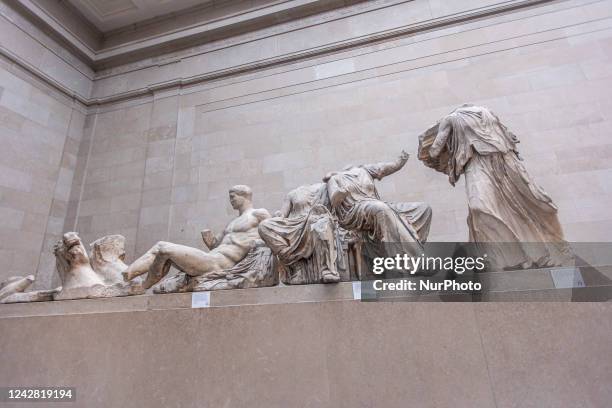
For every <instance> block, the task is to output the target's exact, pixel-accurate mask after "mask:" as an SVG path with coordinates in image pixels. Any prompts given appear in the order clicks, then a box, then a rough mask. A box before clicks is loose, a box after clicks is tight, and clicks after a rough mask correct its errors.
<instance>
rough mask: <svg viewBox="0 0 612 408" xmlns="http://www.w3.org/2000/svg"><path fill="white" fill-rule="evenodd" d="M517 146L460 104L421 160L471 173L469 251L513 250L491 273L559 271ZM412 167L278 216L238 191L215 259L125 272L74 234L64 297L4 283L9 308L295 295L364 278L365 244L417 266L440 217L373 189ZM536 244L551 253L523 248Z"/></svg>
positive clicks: (304, 198) (368, 174) (551, 228)
mask: <svg viewBox="0 0 612 408" xmlns="http://www.w3.org/2000/svg"><path fill="white" fill-rule="evenodd" d="M517 143H518V138H517V137H516V136H515V135H514V134H513V133H512V132H510V131H509V130H508V129H507V128H506V127H505V126H504V125H503V124H502V122H501V121H500V120H499V118H497V116H495V115H494V114H493V113H492V112H491V111H490V110H488V109H487V108H483V107H479V106H474V105H463V106H461V107H459V108H457V109H455V110H454V111H453V112H451V113H450V114H449V115H447V116H445V117H444V118H442V119H441V120H440V121H439V122H438V123H436V124H435V125H434V126H432V127H430V128H429V129H428V130H427V131H425V132H424V133H423V134H422V135H420V136H419V152H418V157H419V159H420V160H421V161H422V162H423V163H424V164H425V165H426V166H428V167H431V168H433V169H435V170H437V171H440V172H443V173H445V174H447V175H448V178H449V181H450V183H451V184H452V185H453V186H454V185H455V183H456V182H457V180H458V179H459V178H460V176H461V175H464V177H465V187H466V194H467V200H468V208H469V214H468V218H467V222H468V227H469V231H470V236H469V240H470V241H472V242H475V243H478V244H482V245H487V244H491V243H499V242H506V243H513V244H515V245H514V246H512V249H511V250H509V251H503V253H497V254H495V253H494V256H492V257H491V262H492V265H493V267H494V268H499V269H505V268H528V267H543V266H552V265H559V264H561V262H562V261H563V259H564V256H566V253H565V241H564V238H563V232H562V229H561V226H560V223H559V221H558V218H557V208H556V207H555V206H554V204H553V203H552V200H551V199H550V197H549V196H548V195H547V194H546V193H545V192H544V191H543V190H542V189H541V188H540V187H539V186H538V185H537V184H536V183H535V182H534V180H533V179H532V178H531V177H530V175H529V174H528V173H527V171H526V170H525V168H524V166H523V164H522V162H521V158H520V156H519V154H518V150H517V147H516V146H517ZM408 158H409V155H408V154H407V153H405V152H403V151H402V153H401V154H400V156H399V157H398V158H397V159H396V160H395V161H392V162H387V163H374V164H362V165H350V166H346V167H344V168H343V169H342V170H338V171H333V172H330V173H328V174H326V175H325V176H324V177H323V178H322V182H319V183H316V184H312V185H306V186H301V187H298V188H296V189H295V190H292V191H291V192H289V194H287V197H286V199H285V201H284V203H283V204H282V206H281V209H280V210H279V211H277V212H276V213H275V214H274V215H275V216H274V217H272V216H271V215H270V213H269V212H268V211H267V210H265V209H255V208H253V206H252V194H253V193H252V191H251V189H250V188H249V187H248V186H244V185H237V186H234V187H232V188H231V189H230V190H229V200H230V203H231V205H232V207H233V208H234V209H235V210H236V211H237V212H238V215H237V216H236V218H234V219H233V220H231V221H230V222H229V223H228V224H227V226H226V228H225V230H224V231H223V233H221V234H220V235H218V236H217V235H215V234H214V233H213V232H212V231H210V230H204V231H202V239H203V241H204V244H205V245H206V246H207V247H208V249H209V251H204V250H200V249H197V248H192V247H188V246H185V245H179V244H174V243H171V242H163V241H160V242H158V243H156V244H155V245H154V246H153V247H152V248H151V249H149V250H148V251H147V252H146V253H144V254H143V255H142V256H140V257H139V258H138V259H136V260H135V261H134V262H132V263H131V264H130V265H126V264H125V263H124V257H125V252H124V244H125V239H124V238H123V237H122V236H121V235H112V236H106V237H103V238H101V239H99V240H97V241H95V242H94V243H92V244H91V249H92V253H91V256H90V255H89V254H88V252H87V250H86V248H85V246H84V245H83V243H82V242H81V240H80V238H79V236H78V235H77V234H76V233H74V232H68V233H66V234H64V236H63V239H62V240H60V241H59V242H58V243H57V244H56V246H55V249H54V252H55V256H56V259H57V271H58V274H59V276H60V279H61V282H62V286H61V288H57V289H54V290H51V291H34V292H25V289H26V288H27V287H28V286H29V285H30V284H31V283H32V282H33V280H34V278H33V277H32V276H29V277H26V278H21V277H15V278H11V279H9V280H8V281H7V282H5V283H3V284H2V285H0V302H3V303H13V302H28V301H44V300H61V299H79V298H97V297H113V296H128V295H134V294H142V293H144V292H145V291H146V290H147V289H149V288H152V290H153V292H155V293H171V292H187V291H203V290H219V289H238V288H251V287H262V286H273V285H276V284H278V282H279V279H282V280H283V282H284V283H285V284H290V285H293V284H311V283H335V282H339V281H341V280H349V279H350V278H351V277H352V278H359V277H360V274H361V260H360V257H361V251H360V247H361V245H363V244H364V243H373V244H377V243H394V244H397V245H399V247H398V246H397V245H396V246H383V247H382V248H383V251H386V253H385V254H384V255H387V256H393V255H394V253H393V251H401V252H409V253H410V252H414V253H413V255H416V256H418V255H419V253H417V252H418V251H419V248H420V247H421V246H422V245H423V244H424V243H425V242H426V241H427V236H428V234H429V228H430V225H431V222H432V211H431V207H430V206H429V205H428V204H426V203H422V202H400V203H391V202H387V201H384V200H383V199H382V198H381V197H380V195H379V194H378V191H377V189H376V184H375V180H381V179H382V178H384V177H386V176H389V175H391V174H393V173H395V172H397V171H399V170H400V169H402V167H403V166H404V165H405V164H406V162H407V160H408ZM534 242H536V243H541V244H542V245H538V246H537V247H534V246H532V245H529V244H526V243H534ZM403 244H406V245H405V246H403ZM534 248H535V249H534ZM491 250H492V251H493V252H494V251H495V250H494V248H492V249H491ZM172 268H174V269H176V271H175V273H174V274H171V273H170V272H171V270H172ZM350 271H352V276H350ZM279 277H282V278H279Z"/></svg>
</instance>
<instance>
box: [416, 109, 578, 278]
mask: <svg viewBox="0 0 612 408" xmlns="http://www.w3.org/2000/svg"><path fill="white" fill-rule="evenodd" d="M518 142H519V140H518V138H517V137H516V136H515V135H514V134H513V133H512V132H510V131H509V130H508V129H507V128H506V126H504V125H503V124H502V123H501V121H500V120H499V118H498V117H497V116H496V115H495V114H493V113H492V112H491V111H490V110H489V109H487V108H484V107H481V106H475V105H463V106H461V107H459V108H457V109H455V110H454V111H453V112H451V113H450V114H449V115H447V116H446V117H444V118H443V119H442V120H441V121H440V122H438V123H437V124H436V125H434V126H433V127H431V128H430V129H428V130H427V131H426V132H425V133H424V134H423V135H421V136H420V138H419V159H421V160H422V161H423V162H424V163H425V164H426V165H427V166H429V167H432V168H434V169H436V170H438V171H441V172H444V173H446V174H447V175H448V179H449V182H450V183H451V184H452V185H453V186H454V185H455V183H456V182H457V180H458V179H459V178H460V176H461V175H462V174H463V175H464V176H465V188H466V194H467V199H468V207H469V215H468V219H467V223H468V227H469V231H470V237H469V239H470V241H472V242H481V243H482V242H495V243H512V245H506V246H498V248H497V250H496V253H495V254H490V255H492V257H491V263H492V266H493V267H494V268H496V269H504V268H517V267H519V268H527V267H533V266H535V267H540V266H542V267H543V266H551V265H560V264H562V263H563V262H564V261H565V260H566V259H567V245H566V243H565V241H564V238H563V231H562V229H561V225H560V223H559V219H558V218H557V207H556V206H555V205H554V204H553V202H552V200H551V198H550V197H549V196H548V195H547V194H546V192H544V190H542V188H541V187H540V186H538V185H537V184H536V183H535V181H534V180H533V178H532V177H531V176H530V175H529V174H528V173H527V171H526V170H525V167H524V166H523V164H522V162H521V160H522V159H521V158H520V156H519V154H518V150H517V143H518ZM489 247H490V248H491V249H492V250H493V251H495V248H494V246H492V245H490V246H489Z"/></svg>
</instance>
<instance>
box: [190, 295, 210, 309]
mask: <svg viewBox="0 0 612 408" xmlns="http://www.w3.org/2000/svg"><path fill="white" fill-rule="evenodd" d="M200 307H210V292H193V293H192V294H191V308H192V309H197V308H200Z"/></svg>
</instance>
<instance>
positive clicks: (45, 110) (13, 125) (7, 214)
mask: <svg viewBox="0 0 612 408" xmlns="http://www.w3.org/2000/svg"><path fill="white" fill-rule="evenodd" d="M84 121H85V113H84V110H83V108H82V107H79V106H78V105H77V104H75V103H73V102H72V101H70V100H67V99H66V98H63V97H61V96H59V95H57V94H56V93H52V92H50V91H49V90H48V88H46V87H45V86H43V85H42V84H40V83H37V82H36V81H35V80H34V79H33V78H32V77H29V76H27V75H25V74H24V73H23V72H21V71H19V70H17V69H15V67H14V66H11V65H10V64H7V63H5V62H4V61H2V62H1V63H0V135H1V141H2V145H1V146H2V147H1V148H2V153H1V154H0V259H1V260H2V268H0V281H3V280H5V279H6V278H8V277H9V276H14V275H28V274H35V275H38V278H39V280H38V281H37V283H36V285H37V286H38V287H49V286H50V285H51V277H52V276H53V274H54V268H55V258H54V256H53V255H52V253H51V250H52V247H53V243H54V242H55V240H56V239H57V238H59V236H60V235H61V234H62V231H63V230H64V222H65V218H66V214H67V210H68V200H69V196H70V192H71V189H72V179H73V176H74V171H75V169H76V166H77V153H78V148H79V144H80V141H81V136H82V130H83V124H84ZM37 271H38V273H37Z"/></svg>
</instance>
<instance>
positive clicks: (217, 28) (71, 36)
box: [14, 0, 366, 70]
mask: <svg viewBox="0 0 612 408" xmlns="http://www.w3.org/2000/svg"><path fill="white" fill-rule="evenodd" d="M364 1H366V0H279V1H271V2H270V3H268V4H266V5H264V6H259V7H249V8H245V9H243V10H241V11H238V12H234V13H232V14H228V15H226V16H223V17H221V18H217V19H213V20H208V21H203V22H200V23H195V24H191V25H188V26H184V27H181V28H180V29H179V28H175V29H172V30H170V31H168V32H164V33H160V34H155V35H150V36H143V37H141V38H138V39H136V40H132V41H125V42H122V43H120V44H118V45H114V46H110V47H105V46H104V39H105V38H110V37H112V36H113V35H115V33H119V32H125V31H126V30H128V28H127V27H124V28H121V29H117V30H112V31H110V32H109V33H100V36H101V38H100V43H99V44H93V43H92V41H84V40H83V38H81V36H80V35H79V34H77V33H76V32H75V30H73V29H71V28H70V27H68V25H67V24H65V23H64V22H63V21H62V19H60V18H58V17H57V16H55V15H53V13H51V12H49V10H47V9H45V8H44V7H43V5H44V4H45V3H41V2H36V1H34V0H14V2H15V3H16V5H17V6H18V7H19V8H21V9H22V10H23V11H26V12H27V14H28V15H30V16H33V17H34V20H33V22H34V23H35V24H38V25H43V26H44V27H41V28H44V29H45V30H46V31H51V32H52V33H53V34H54V35H55V36H56V37H58V38H59V39H60V40H61V41H62V42H63V43H65V44H67V45H68V46H69V48H70V49H71V50H72V51H75V52H76V54H77V55H78V56H79V57H80V58H81V59H82V60H83V61H84V62H85V63H87V64H88V65H89V66H90V67H91V68H92V69H93V70H100V69H105V68H110V67H114V66H118V65H122V64H126V63H130V62H134V61H138V60H141V59H144V58H151V57H156V56H159V55H162V54H164V53H167V52H168V49H173V50H176V49H182V48H187V47H193V46H196V45H201V44H204V43H206V42H210V41H216V40H219V39H223V38H226V37H230V36H234V35H238V34H242V33H245V32H248V31H253V30H256V29H260V28H264V27H267V26H270V25H274V24H279V23H283V22H287V21H291V20H297V19H300V18H304V17H307V16H309V15H312V14H316V13H321V12H325V11H329V10H334V9H337V8H340V7H346V6H348V5H352V4H356V3H361V2H364ZM228 3H229V2H227V1H226V2H221V3H219V4H221V5H224V4H228ZM208 7H210V6H208ZM202 8H206V7H203V6H198V7H197V8H196V9H202ZM189 10H192V9H189ZM189 10H188V11H189ZM183 14H185V11H182V12H179V13H176V14H173V15H171V16H167V17H166V19H174V18H176V17H177V15H183ZM71 17H72V18H73V19H75V20H77V21H76V22H75V23H76V24H80V25H81V26H83V27H85V26H91V25H92V24H91V23H90V22H89V21H87V20H86V19H85V18H84V17H83V16H82V15H80V14H76V13H72V16H71ZM163 21H164V19H163V18H156V19H152V20H151V21H145V22H141V23H138V24H134V25H132V26H131V28H129V30H131V31H133V32H135V33H137V31H138V28H139V27H141V28H146V27H147V26H150V25H151V24H152V23H153V22H156V23H158V24H161V23H162V22H163Z"/></svg>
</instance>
